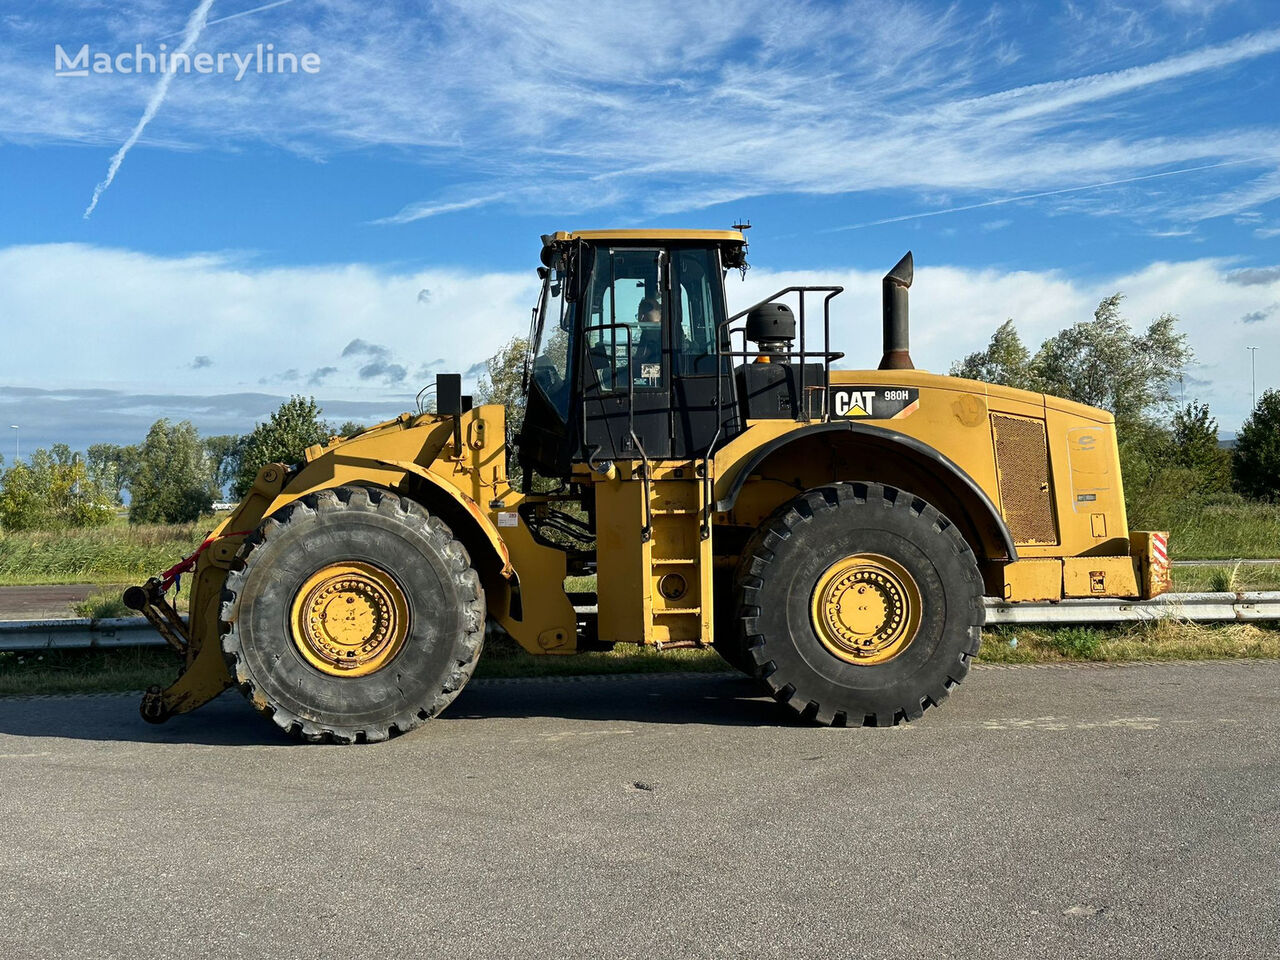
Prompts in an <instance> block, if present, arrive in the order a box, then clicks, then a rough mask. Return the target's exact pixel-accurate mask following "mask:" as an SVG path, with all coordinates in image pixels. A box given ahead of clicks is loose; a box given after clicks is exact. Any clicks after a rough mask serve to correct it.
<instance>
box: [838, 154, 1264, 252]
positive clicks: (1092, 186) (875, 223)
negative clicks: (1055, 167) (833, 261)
mask: <svg viewBox="0 0 1280 960" xmlns="http://www.w3.org/2000/svg"><path fill="white" fill-rule="evenodd" d="M1273 159H1275V158H1274V157H1246V158H1244V159H1243V160H1223V161H1222V162H1221V163H1206V164H1203V165H1201V166H1198V167H1183V168H1182V169H1181V170H1165V171H1163V172H1161V173H1147V174H1144V175H1142V176H1140V177H1125V178H1124V179H1122V180H1104V181H1103V182H1101V183H1087V184H1085V185H1084V186H1082V187H1063V188H1062V189H1061V190H1045V191H1044V192H1042V193H1022V194H1019V195H1018V196H1016V197H1001V198H1000V199H999V200H984V201H983V202H982V203H968V204H965V205H964V206H962V207H947V208H946V209H945V210H929V211H927V212H926V213H908V214H905V215H904V216H901V217H886V218H885V219H883V220H868V221H867V222H866V223H853V224H850V225H849V226H847V227H831V228H830V229H828V230H819V231H818V232H819V233H841V232H842V231H845V230H861V229H862V228H863V227H879V226H882V225H884V224H886V223H902V222H903V221H904V220H920V219H922V218H924V217H940V216H942V215H943V214H944V213H960V212H961V211H963V210H978V209H980V208H982V207H998V206H1000V205H1001V204H1002V203H1017V202H1018V201H1019V200H1038V199H1040V198H1041V197H1056V196H1058V195H1059V194H1063V193H1079V192H1080V191H1082V190H1098V189H1101V188H1102V187H1115V186H1119V185H1120V184H1122V183H1137V182H1138V181H1139V180H1155V179H1157V178H1158V177H1175V176H1177V175H1178V174H1180V173H1195V172H1197V171H1199V170H1216V169H1217V168H1218V167H1230V166H1234V165H1236V164H1241V163H1258V162H1260V161H1262V160H1273Z"/></svg>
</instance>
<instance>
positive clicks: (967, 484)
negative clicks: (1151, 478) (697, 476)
mask: <svg viewBox="0 0 1280 960" xmlns="http://www.w3.org/2000/svg"><path fill="white" fill-rule="evenodd" d="M832 432H840V433H851V434H854V435H855V436H857V437H861V438H864V439H865V440H867V441H869V442H870V443H872V444H874V445H878V446H896V447H901V448H905V449H907V450H910V451H911V452H912V453H913V454H915V455H916V456H918V457H921V458H923V459H925V460H927V461H929V462H930V463H931V464H933V466H934V467H935V468H936V469H937V471H938V473H939V474H940V475H942V476H945V477H948V478H949V479H951V480H952V481H953V482H954V483H955V484H956V485H957V486H958V487H959V488H960V489H962V490H963V491H964V492H965V493H966V494H967V495H968V496H969V497H970V498H971V499H972V500H973V502H974V503H975V504H976V505H977V508H978V509H979V510H980V511H981V514H982V516H981V517H980V519H981V520H985V521H986V522H988V523H990V524H991V526H992V528H993V529H994V530H996V531H997V532H998V534H999V539H1000V542H1001V545H1002V547H1003V548H1004V552H1005V555H1006V556H1007V557H1008V559H1009V562H1010V563H1012V562H1013V561H1014V560H1017V559H1018V551H1017V548H1016V547H1015V546H1014V545H1013V534H1012V533H1010V531H1009V526H1008V524H1006V523H1005V522H1004V517H1002V516H1001V515H1000V511H999V510H997V509H996V505H995V504H994V503H992V502H991V498H990V497H988V496H987V493H986V491H985V490H983V489H982V487H980V486H979V485H978V484H977V482H976V481H975V480H974V479H973V478H972V477H971V476H969V474H967V473H965V472H964V471H963V470H962V469H960V467H958V466H957V465H956V464H955V462H954V461H952V460H951V459H949V458H948V457H946V456H944V455H943V454H941V453H939V452H938V451H937V450H935V449H934V448H933V447H931V446H929V445H928V444H927V443H922V442H921V441H919V440H917V439H916V438H915V437H910V436H907V435H906V434H905V433H899V432H898V431H896V430H886V429H885V428H884V427H875V426H872V425H870V424H867V423H860V422H858V421H855V420H838V421H832V422H830V423H817V424H813V425H811V426H808V427H801V428H800V429H798V430H793V431H791V432H790V433H784V434H782V435H781V436H778V437H774V438H773V439H772V440H770V441H769V442H768V443H765V444H762V445H761V446H760V447H759V448H757V449H756V451H755V452H754V453H752V455H751V456H750V457H747V458H746V459H744V460H743V461H741V464H740V466H739V467H738V469H737V472H736V473H735V474H734V475H733V478H732V480H731V481H730V483H729V487H728V489H727V490H726V491H725V494H724V496H723V497H721V498H720V499H719V500H717V501H716V511H717V512H719V513H725V512H727V511H729V510H732V509H733V505H734V504H735V503H736V502H737V500H738V494H740V493H741V492H742V488H743V486H745V485H746V482H747V478H748V477H749V476H750V475H751V473H752V472H753V471H754V470H755V469H756V467H758V466H760V464H761V463H763V462H764V461H765V459H767V458H768V457H769V456H770V455H772V454H774V453H776V452H777V451H779V450H781V449H782V448H783V447H785V446H786V445H787V444H789V443H791V442H793V441H795V440H800V439H802V438H804V437H811V436H814V435H815V434H820V433H832ZM858 479H864V478H858ZM865 479H870V478H865Z"/></svg>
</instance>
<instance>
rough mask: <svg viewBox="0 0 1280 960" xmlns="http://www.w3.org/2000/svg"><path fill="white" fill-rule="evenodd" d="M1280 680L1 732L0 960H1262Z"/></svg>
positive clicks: (39, 705) (105, 719) (29, 713)
mask: <svg viewBox="0 0 1280 960" xmlns="http://www.w3.org/2000/svg"><path fill="white" fill-rule="evenodd" d="M1278 691H1280V663H1276V662H1214V663H1199V664H1166V665H1161V666H1142V665H1138V666H1128V667H1088V666H1076V667H1041V668H1003V669H1001V668H995V667H988V668H982V669H979V670H977V671H975V674H974V675H973V676H972V677H971V678H970V680H969V682H968V683H967V684H966V685H965V688H964V689H963V690H961V691H960V693H959V695H958V696H957V697H956V698H953V699H952V700H951V701H950V702H948V703H947V704H945V705H944V706H943V708H942V709H941V710H937V711H931V712H930V713H929V714H928V715H927V717H926V719H925V721H923V722H920V723H916V724H912V725H910V726H906V727H901V728H898V729H893V730H874V729H850V730H828V729H816V728H810V727H804V726H798V725H795V724H792V723H789V722H788V721H786V720H785V719H784V717H783V716H782V715H781V713H780V711H778V710H777V709H775V707H774V705H773V704H771V703H770V702H767V701H763V700H759V699H754V698H753V697H752V695H751V687H750V685H749V684H748V683H747V682H745V681H743V680H741V679H739V678H736V677H731V676H728V675H709V676H707V675H704V676H687V675H686V676H652V677H646V678H642V679H594V680H578V681H575V680H550V681H546V680H540V681H515V682H513V681H488V682H479V683H476V684H474V685H473V686H472V687H471V688H470V689H468V690H467V691H466V692H465V693H464V694H463V696H462V697H460V698H459V700H458V701H457V703H456V704H455V705H454V708H453V709H452V710H451V711H450V713H449V715H448V716H447V717H446V718H442V719H440V720H437V721H433V722H432V723H431V724H428V725H427V727H426V728H425V729H423V730H422V731H420V732H418V733H415V734H413V735H411V736H408V737H403V738H401V739H399V740H396V741H392V742H391V743H388V744H384V745H374V746H367V747H349V748H342V747H327V746H303V745H295V744H293V743H292V742H290V741H287V740H284V739H282V737H281V736H278V735H277V734H276V732H275V731H274V728H273V727H272V726H270V725H269V724H267V723H266V722H265V721H262V720H261V719H260V718H258V717H257V716H256V715H255V714H253V713H252V712H251V711H250V710H249V709H248V707H247V705H246V704H245V703H244V702H243V701H242V700H241V698H240V697H239V696H238V695H237V694H235V693H231V694H228V695H226V696H224V697H223V698H222V699H221V700H219V701H217V702H215V703H213V704H211V705H210V706H208V707H206V708H205V709H203V710H202V711H200V712H199V713H196V714H193V715H191V716H189V717H183V718H178V719H177V720H175V721H172V722H171V723H170V724H168V725H166V726H162V727H148V726H146V725H144V724H143V723H142V722H141V721H140V720H139V719H138V717H137V712H136V709H135V707H136V704H135V702H134V701H132V700H131V699H124V698H119V697H102V698H90V697H85V698H78V699H34V700H25V701H23V700H8V701H0V817H2V818H3V823H4V825H5V828H6V830H5V833H6V839H5V853H4V855H3V857H0V906H2V907H3V911H4V917H5V922H4V924H2V925H0V955H3V956H5V957H7V958H21V957H66V958H73V957H103V956H120V957H125V956H127V957H183V958H190V957H195V956H218V957H254V958H259V957H273V958H292V957H297V958H316V957H365V956H404V957H449V958H463V957H503V958H506V957H544V956H545V957H591V958H614V957H637V958H640V957H643V958H661V960H665V958H670V957H738V956H742V957H753V958H754V957H771V956H778V957H783V956H785V957H832V958H841V960H843V958H851V957H877V958H878V957H886V958H888V957H930V958H939V957H982V958H1000V957H1010V958H1028V957H1034V958H1052V957H1082V958H1084V957H1087V958H1100V957H1123V958H1131V957H1136V956H1160V957H1188V958H1190V957H1214V958H1223V957H1263V956H1270V955H1272V954H1273V953H1274V951H1275V949H1276V947H1277V945H1278V944H1280V919H1278V918H1280V878H1278V865H1280V786H1277V774H1278V773H1280V759H1278V751H1277V743H1278V742H1280V711H1277V707H1278V706H1280V692H1278Z"/></svg>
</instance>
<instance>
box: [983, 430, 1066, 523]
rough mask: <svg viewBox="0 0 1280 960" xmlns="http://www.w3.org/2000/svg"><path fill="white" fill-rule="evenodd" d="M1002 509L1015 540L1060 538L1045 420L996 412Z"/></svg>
mask: <svg viewBox="0 0 1280 960" xmlns="http://www.w3.org/2000/svg"><path fill="white" fill-rule="evenodd" d="M991 436H992V438H993V439H994V441H995V447H996V475H997V477H998V478H999V483H1000V510H1001V512H1002V513H1003V514H1004V519H1005V523H1007V524H1009V531H1010V532H1011V533H1012V534H1013V542H1014V543H1015V544H1027V545H1031V544H1049V543H1057V542H1058V526H1057V524H1056V523H1055V522H1054V516H1053V491H1052V490H1051V489H1050V483H1049V449H1048V446H1047V444H1046V441H1045V433H1044V421H1043V420H1028V419H1026V418H1024V417H1010V416H1003V415H1001V414H997V413H993V414H992V415H991Z"/></svg>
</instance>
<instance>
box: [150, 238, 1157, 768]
mask: <svg viewBox="0 0 1280 960" xmlns="http://www.w3.org/2000/svg"><path fill="white" fill-rule="evenodd" d="M745 254H746V239H745V236H744V234H743V233H742V232H741V231H739V230H665V231H644V230H595V231H579V232H561V233H555V234H551V235H548V236H544V237H543V238H542V258H541V259H542V266H541V267H540V268H539V270H538V273H539V276H540V277H541V280H542V292H541V297H540V299H539V302H538V304H537V307H536V308H535V310H534V313H533V324H532V328H531V331H530V336H529V361H528V366H527V369H526V371H525V392H526V399H527V403H526V406H525V414H524V418H523V421H522V422H521V424H520V425H519V428H518V431H515V432H514V436H512V437H510V438H509V436H508V424H507V418H506V411H505V410H504V409H503V408H502V407H501V406H495V405H483V406H473V404H472V402H471V398H470V397H467V396H463V395H462V390H461V378H460V377H459V376H457V375H442V376H440V377H439V378H438V379H437V382H436V397H435V409H434V411H431V412H422V411H421V410H420V411H419V412H417V413H405V414H403V415H401V416H400V417H398V418H396V419H395V420H391V421H388V422H387V423H383V424H379V425H378V426H375V427H371V428H369V429H366V430H364V431H362V432H360V433H358V434H356V435H355V436H352V437H347V438H342V439H338V438H335V439H333V440H331V441H330V442H329V443H327V444H324V445H319V446H314V447H311V448H310V449H308V450H307V451H306V453H305V456H304V457H303V460H302V462H301V463H297V464H279V463H276V464H269V465H268V466H266V467H264V468H263V469H262V470H261V471H260V472H259V474H258V476H257V479H256V482H255V483H254V486H253V488H252V490H251V491H250V492H249V494H248V495H247V496H246V498H245V499H244V501H243V502H242V503H241V504H240V505H239V506H238V507H237V508H236V509H235V510H234V512H233V513H232V514H231V515H230V516H229V517H228V518H227V519H226V520H225V521H223V522H222V523H221V524H220V525H219V526H218V527H217V529H215V530H214V531H213V532H212V533H211V534H210V535H209V537H208V539H207V540H206V541H205V542H204V544H203V545H202V546H201V547H200V549H199V551H198V552H197V553H196V554H195V555H193V556H192V557H188V558H187V559H186V560H184V561H182V563H180V564H178V565H177V566H175V567H174V568H173V569H171V570H169V571H166V573H165V574H163V575H161V576H158V577H156V578H153V579H152V580H150V581H148V582H147V583H146V584H144V585H142V586H138V587H133V588H131V589H130V590H129V591H128V592H127V594H126V602H128V603H129V605H130V606H132V607H134V608H136V609H138V610H140V611H141V612H142V613H143V614H144V615H145V616H146V617H147V618H148V619H149V620H151V622H152V623H153V624H154V625H155V626H156V628H157V629H158V630H159V631H160V632H161V633H162V634H163V635H164V636H165V638H166V639H167V640H168V641H169V642H170V643H171V644H172V645H173V647H174V648H175V649H176V650H177V651H178V652H179V653H180V654H181V656H182V658H183V669H182V672H181V674H180V675H179V677H178V679H177V680H176V682H174V683H173V685H172V686H170V687H169V688H168V689H165V690H161V689H159V688H153V689H152V690H151V691H149V692H148V693H147V694H146V696H145V698H144V700H143V703H142V713H143V716H144V717H146V718H147V719H148V720H151V721H155V722H160V721H163V720H165V719H166V718H168V717H170V716H172V715H173V714H176V713H185V712H187V711H190V710H193V709H194V708H196V707H198V706H200V705H201V704H203V703H205V702H207V701H208V700H210V699H212V698H213V697H216V696H217V695H218V694H219V693H221V692H222V691H223V690H225V689H227V688H228V687H232V686H235V687H238V688H239V689H240V690H241V691H242V692H243V693H244V694H245V696H246V697H247V698H248V699H249V701H250V702H251V703H252V704H253V706H254V707H255V708H257V709H258V710H259V711H260V712H262V713H263V714H265V715H267V716H269V717H271V718H272V719H273V720H274V721H275V722H276V723H277V724H278V725H279V726H280V727H282V728H283V729H285V730H287V731H289V732H290V733H292V734H294V735H296V736H298V737H302V738H305V739H307V740H329V741H336V742H342V743H350V742H363V741H375V740H384V739H386V738H388V737H392V736H396V735H397V734H401V733H406V732H408V731H409V730H412V729H413V728H414V727H417V726H418V725H419V724H421V723H422V722H423V721H425V720H428V719H430V718H431V717H433V716H435V715H436V714H438V713H440V711H442V710H444V709H445V708H446V707H447V706H448V705H449V703H450V702H451V701H452V700H453V698H454V697H455V696H456V695H457V694H458V692H459V691H460V690H461V689H462V688H463V686H464V685H465V684H466V682H467V680H468V678H469V677H470V676H471V673H472V671H473V670H474V668H475V665H476V661H477V659H478V657H479V656H480V650H481V646H482V642H483V639H484V636H485V631H486V628H488V629H491V630H501V631H504V632H505V633H506V634H508V635H509V636H510V637H512V638H514V640H515V641H516V642H517V643H518V644H519V645H520V646H521V647H523V648H524V649H525V650H526V651H528V652H529V653H531V654H538V655H563V654H572V653H577V652H580V651H586V650H603V649H608V648H610V647H612V646H613V645H615V644H619V643H629V644H644V645H647V646H651V647H655V648H658V649H670V648H679V647H714V648H715V649H716V650H717V651H719V652H720V653H721V655H722V656H723V657H724V658H725V660H726V661H728V662H729V663H730V664H732V665H733V666H734V667H736V668H738V669H740V670H742V671H743V672H744V673H746V674H747V675H749V676H750V677H752V678H754V680H755V681H756V683H757V684H758V685H759V687H760V689H761V691H762V693H767V694H769V695H771V696H773V697H774V698H775V699H776V700H777V701H778V702H779V703H780V704H781V705H782V706H784V707H786V708H788V709H790V710H791V711H793V712H794V713H796V714H799V715H800V716H801V717H803V718H805V719H807V720H810V721H813V722H815V723H819V724H855V725H863V724H874V725H887V724H895V723H898V722H900V721H902V720H914V719H917V718H919V717H920V716H921V714H922V713H923V712H924V710H925V709H927V708H928V707H931V706H934V705H936V704H938V703H940V702H941V701H942V700H943V699H945V698H946V697H947V695H948V694H949V693H950V692H951V690H952V688H953V687H954V686H955V685H956V684H957V683H959V682H960V681H961V680H963V679H964V677H965V675H966V673H967V672H968V670H969V665H970V661H971V660H972V658H973V657H974V655H975V654H976V653H977V651H978V643H979V638H980V633H981V629H982V625H983V620H984V609H985V607H984V597H996V598H1000V599H1001V600H1004V601H1009V602H1017V601H1029V600H1057V599H1061V598H1064V597H1132V598H1146V597H1151V596H1154V595H1155V594H1157V593H1160V592H1162V591H1164V590H1165V589H1167V587H1168V583H1169V566H1168V550H1167V543H1166V539H1165V537H1164V535H1163V534H1155V533H1131V532H1130V531H1129V529H1128V526H1127V523H1126V519H1125V507H1124V496H1123V491H1122V489H1121V478H1120V470H1119V463H1118V461H1117V456H1116V439H1115V430H1114V425H1113V421H1112V417H1111V415H1110V414H1108V413H1106V412H1104V411H1102V410H1097V409H1093V408H1090V407H1086V406H1082V405H1080V404H1077V403H1072V402H1068V401H1065V400H1061V399H1058V398H1055V397H1051V396H1045V395H1042V394H1037V393H1028V392H1026V391H1021V390H1013V389H1009V388H1006V387H999V386H992V385H989V384H985V383H977V382H973V381H968V380H959V379H955V378H951V377H944V376H938V375H936V374H931V373H926V372H924V371H920V370H915V369H913V367H912V363H911V358H910V354H909V348H908V328H907V296H908V288H909V287H910V286H911V281H912V260H911V255H910V254H909V253H908V254H907V255H906V256H905V257H904V258H903V259H902V260H901V262H899V263H898V264H897V266H895V267H894V268H893V270H892V271H890V273H889V274H888V275H887V276H886V277H885V278H884V303H883V329H884V352H883V359H882V360H881V362H880V364H879V369H875V370H847V369H844V368H843V367H844V364H843V363H842V361H843V358H844V354H843V353H841V352H839V351H838V350H835V349H834V346H833V344H832V343H831V301H832V300H833V298H835V297H836V296H837V295H838V294H839V293H840V292H841V288H840V287H836V286H797V287H788V288H786V289H785V290H780V291H778V293H776V294H774V295H773V296H771V297H769V298H768V299H767V300H764V301H762V302H760V303H757V304H755V305H753V306H751V307H749V308H748V309H746V310H742V311H739V312H737V313H734V314H732V315H730V314H729V312H728V310H727V307H726V298H725V280H726V277H727V276H728V274H729V273H730V271H733V270H737V269H745V267H746V260H745ZM509 440H510V441H511V442H510V443H509ZM184 572H187V573H189V575H190V577H191V580H192V584H193V585H192V588H191V597H190V614H189V618H188V619H187V620H185V621H184V620H183V619H182V618H181V617H179V616H178V615H177V613H176V612H175V611H174V609H173V607H172V605H171V604H170V603H169V602H168V601H167V600H166V596H165V592H166V590H167V589H168V588H169V587H170V586H171V584H172V583H173V581H174V579H175V578H176V577H177V576H178V575H179V574H181V573H184ZM583 574H594V575H595V578H596V592H595V594H594V595H589V594H588V595H574V594H570V593H569V592H567V590H566V578H567V577H570V576H576V575H583Z"/></svg>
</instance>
